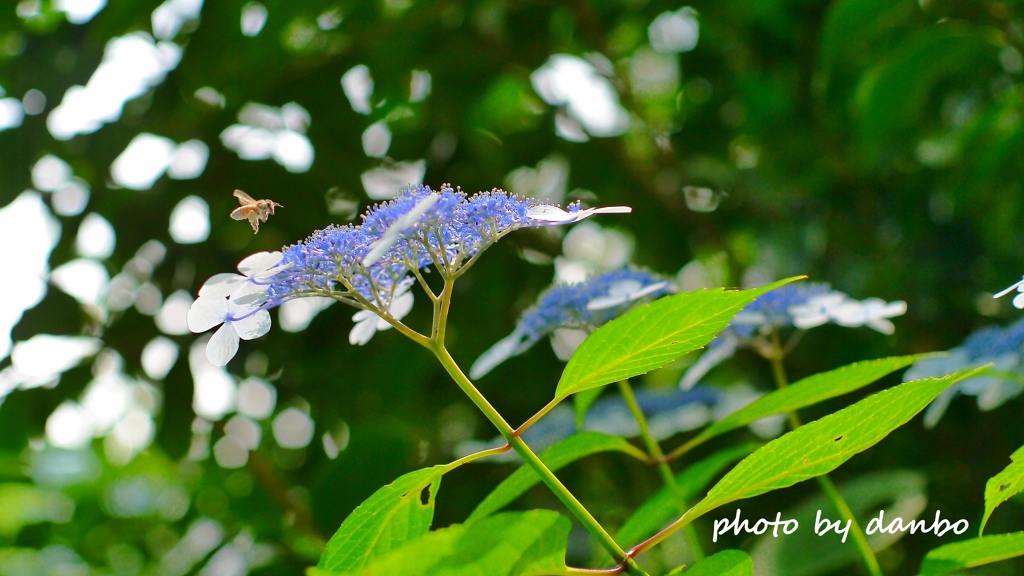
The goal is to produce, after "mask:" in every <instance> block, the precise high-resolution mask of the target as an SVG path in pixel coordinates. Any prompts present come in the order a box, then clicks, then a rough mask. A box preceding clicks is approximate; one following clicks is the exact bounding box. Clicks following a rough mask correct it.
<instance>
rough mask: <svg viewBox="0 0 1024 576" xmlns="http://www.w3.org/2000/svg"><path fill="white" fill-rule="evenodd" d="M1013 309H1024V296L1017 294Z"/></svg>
mask: <svg viewBox="0 0 1024 576" xmlns="http://www.w3.org/2000/svg"><path fill="white" fill-rule="evenodd" d="M1013 307H1014V308H1018V309H1024V294H1017V295H1016V296H1014V297H1013Z"/></svg>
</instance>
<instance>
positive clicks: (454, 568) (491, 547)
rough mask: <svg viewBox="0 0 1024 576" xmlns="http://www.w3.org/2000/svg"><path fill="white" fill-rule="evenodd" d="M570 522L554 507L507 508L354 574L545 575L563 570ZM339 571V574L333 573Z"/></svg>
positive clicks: (432, 534) (429, 538) (425, 539)
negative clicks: (521, 509)
mask: <svg viewBox="0 0 1024 576" xmlns="http://www.w3.org/2000/svg"><path fill="white" fill-rule="evenodd" d="M571 527H572V523H571V522H570V521H569V519H568V518H565V517H564V516H562V515H560V514H558V513H557V512H552V511H550V510H530V511H528V512H503V513H501V514H496V515H494V516H491V517H489V518H485V519H483V520H481V521H480V522H477V523H475V524H472V525H469V524H454V525H452V526H449V527H448V528H443V529H441V530H435V531H433V532H430V533H428V534H425V535H423V536H421V537H420V538H417V539H416V540H414V541H412V542H410V543H408V544H407V545H405V546H404V547H402V548H400V549H398V550H396V551H394V552H392V553H391V554H388V555H386V556H383V557H381V558H379V559H376V560H374V561H373V562H371V563H370V564H368V565H366V566H365V567H363V568H362V569H359V570H357V571H354V572H348V573H346V574H349V575H351V576H356V575H358V576H391V575H393V574H401V575H402V576H418V575H427V574H429V575H430V576H467V575H484V574H486V575H487V576H541V575H545V574H553V573H554V574H560V573H563V572H565V547H566V544H567V543H568V540H569V529H570V528H571ZM334 574H338V573H336V572H335V573H334Z"/></svg>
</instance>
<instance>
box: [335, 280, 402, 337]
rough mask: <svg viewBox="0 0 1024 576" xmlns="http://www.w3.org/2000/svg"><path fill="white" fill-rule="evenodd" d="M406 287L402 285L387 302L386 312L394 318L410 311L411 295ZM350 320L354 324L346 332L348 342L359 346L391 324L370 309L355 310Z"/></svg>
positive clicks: (399, 318) (396, 318) (399, 317)
mask: <svg viewBox="0 0 1024 576" xmlns="http://www.w3.org/2000/svg"><path fill="white" fill-rule="evenodd" d="M406 289H407V286H405V287H403V288H402V289H401V293H400V294H396V295H395V297H394V298H392V299H391V302H390V303H389V304H388V307H387V313H388V315H389V316H391V317H392V318H394V319H395V320H401V319H402V318H404V317H405V315H406V314H408V313H409V312H410V311H412V304H413V295H412V293H411V292H407V291H406ZM352 321H353V322H355V323H356V324H355V326H353V327H352V331H351V332H349V333H348V342H349V344H358V345H360V346H362V345H364V344H366V343H367V342H369V341H370V339H371V338H373V335H374V334H376V333H377V332H378V331H379V330H387V329H388V328H391V324H389V323H388V321H387V320H385V319H383V318H381V317H380V316H377V315H376V314H374V313H373V312H372V311H370V310H360V311H359V312H356V313H355V314H354V315H353V316H352Z"/></svg>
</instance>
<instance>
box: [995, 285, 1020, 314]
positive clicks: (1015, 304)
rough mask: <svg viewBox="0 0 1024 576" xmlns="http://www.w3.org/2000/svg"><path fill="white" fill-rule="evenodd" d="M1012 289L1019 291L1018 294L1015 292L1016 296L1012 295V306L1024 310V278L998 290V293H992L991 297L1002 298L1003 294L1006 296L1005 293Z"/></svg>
mask: <svg viewBox="0 0 1024 576" xmlns="http://www.w3.org/2000/svg"><path fill="white" fill-rule="evenodd" d="M1014 290H1016V291H1017V292H1020V294H1017V295H1016V296H1014V297H1013V307H1014V308H1018V309H1022V310H1024V279H1021V280H1019V281H1018V282H1017V283H1016V284H1014V285H1013V286H1010V287H1009V288H1007V289H1005V290H1003V291H1001V292H999V293H998V294H995V295H993V296H992V297H993V298H1002V297H1003V296H1006V295H1007V294H1009V293H1010V292H1013V291H1014Z"/></svg>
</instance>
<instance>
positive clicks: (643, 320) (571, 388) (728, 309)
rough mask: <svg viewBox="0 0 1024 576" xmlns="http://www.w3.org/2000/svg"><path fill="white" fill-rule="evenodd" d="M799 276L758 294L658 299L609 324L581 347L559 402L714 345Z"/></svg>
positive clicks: (559, 391) (714, 293) (560, 389)
mask: <svg viewBox="0 0 1024 576" xmlns="http://www.w3.org/2000/svg"><path fill="white" fill-rule="evenodd" d="M796 279H797V278H788V279H786V280H780V281H778V282H775V283H774V284H769V285H767V286H762V287H761V288H755V289H753V290H725V289H723V288H715V289H713V290H697V291H694V292H684V293H681V294H676V295H675V296H670V297H668V298H662V299H660V300H655V301H654V302H651V303H650V304H645V305H643V306H639V307H637V308H635V309H633V310H631V311H630V312H629V313H627V314H625V315H623V316H621V317H619V318H616V319H615V320H612V321H611V322H608V323H607V324H605V325H603V326H601V327H600V328H598V329H597V330H595V331H594V333H593V334H591V335H590V336H588V337H587V339H586V340H584V341H583V344H580V347H579V348H578V349H577V350H576V353H575V354H573V355H572V358H570V359H569V363H568V365H566V367H565V371H564V372H562V378H561V379H560V380H559V381H558V387H557V388H556V389H555V398H565V397H567V396H569V395H570V394H576V393H577V392H583V391H584V390H590V389H592V388H597V387H599V386H604V385H606V384H611V383H612V382H618V381H619V380H625V379H626V378H632V377H634V376H637V375H640V374H644V373H646V372H649V371H651V370H654V369H655V368H660V367H662V366H664V365H665V364H667V363H669V362H671V361H673V360H675V359H676V358H679V357H680V356H682V355H683V354H686V353H687V352H690V351H693V350H696V349H698V348H700V347H702V346H704V345H706V344H707V343H708V342H710V341H711V340H712V339H713V338H714V337H715V335H716V334H718V333H719V332H721V331H722V330H723V329H724V328H725V327H726V326H728V325H729V321H730V320H731V319H732V317H733V316H735V315H736V313H737V312H739V311H740V310H741V309H743V307H744V306H746V305H747V304H749V303H751V302H752V301H753V300H754V299H755V298H757V297H758V296H760V295H761V294H764V293H765V292H768V291H769V290H772V289H775V288H778V287H779V286H782V285H784V284H788V283H789V282H792V281H793V280H796Z"/></svg>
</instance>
